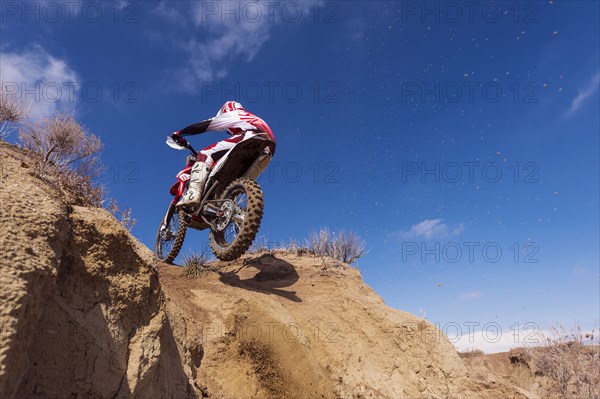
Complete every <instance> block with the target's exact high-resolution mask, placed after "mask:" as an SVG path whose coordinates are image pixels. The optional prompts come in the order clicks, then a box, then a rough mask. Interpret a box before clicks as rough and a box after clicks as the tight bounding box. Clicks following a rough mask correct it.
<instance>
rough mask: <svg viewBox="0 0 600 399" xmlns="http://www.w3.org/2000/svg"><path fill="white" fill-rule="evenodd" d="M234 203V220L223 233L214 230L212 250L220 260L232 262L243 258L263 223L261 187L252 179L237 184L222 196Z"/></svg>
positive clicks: (231, 220) (236, 181)
mask: <svg viewBox="0 0 600 399" xmlns="http://www.w3.org/2000/svg"><path fill="white" fill-rule="evenodd" d="M220 199H222V200H231V201H232V202H233V204H234V205H233V206H234V209H233V213H234V214H235V215H236V216H237V218H236V217H232V218H231V219H230V220H229V221H228V222H227V225H226V227H225V228H223V229H222V230H221V231H216V230H211V232H210V235H209V239H210V248H211V249H212V251H213V253H214V254H215V256H216V257H217V258H219V259H220V260H223V261H232V260H235V259H237V258H239V257H240V256H242V255H243V254H244V253H245V252H246V251H247V250H248V248H250V245H252V242H253V241H254V238H255V237H256V233H258V229H259V228H260V223H261V221H262V216H263V210H264V201H263V194H262V190H261V188H260V186H259V185H258V183H257V182H256V181H254V180H252V179H248V178H240V179H237V180H234V181H233V182H232V183H231V184H229V186H227V188H225V190H224V191H223V194H221V198H220Z"/></svg>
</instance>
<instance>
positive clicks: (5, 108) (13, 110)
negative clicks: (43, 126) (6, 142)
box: [0, 82, 30, 139]
mask: <svg viewBox="0 0 600 399" xmlns="http://www.w3.org/2000/svg"><path fill="white" fill-rule="evenodd" d="M29 112H30V108H29V107H28V106H27V105H26V104H25V103H20V102H19V101H18V100H17V96H16V94H14V93H9V92H8V91H7V88H6V83H5V82H0V138H2V139H4V138H5V137H6V136H8V135H9V134H10V133H11V132H12V131H13V129H14V126H15V124H17V123H19V122H20V121H22V120H23V119H25V118H27V116H28V115H29Z"/></svg>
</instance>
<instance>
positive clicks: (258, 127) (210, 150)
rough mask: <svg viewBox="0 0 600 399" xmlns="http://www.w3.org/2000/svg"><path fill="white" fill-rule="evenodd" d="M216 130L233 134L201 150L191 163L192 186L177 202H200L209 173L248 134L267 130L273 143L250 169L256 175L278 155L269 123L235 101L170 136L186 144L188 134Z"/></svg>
mask: <svg viewBox="0 0 600 399" xmlns="http://www.w3.org/2000/svg"><path fill="white" fill-rule="evenodd" d="M215 130H221V131H222V130H227V133H229V134H230V135H231V136H232V137H230V138H228V139H226V140H223V141H219V142H218V143H215V144H213V145H210V146H208V147H206V148H205V149H203V150H202V151H199V152H198V156H197V162H195V163H194V165H193V166H192V173H191V178H190V185H189V188H188V190H187V192H186V193H185V195H184V196H183V198H182V199H181V200H180V201H179V202H178V203H177V206H182V205H198V204H200V200H201V198H202V191H203V189H204V185H205V184H206V180H207V179H208V175H209V174H210V169H211V168H212V167H213V165H214V164H215V162H216V161H218V160H219V159H220V158H221V157H222V156H223V155H225V153H227V151H229V150H230V149H231V148H233V147H235V145H236V144H237V143H239V142H240V141H242V140H243V139H244V137H245V136H246V134H255V133H266V134H267V135H268V136H269V139H270V140H271V142H272V143H271V144H269V146H267V148H265V150H264V152H263V155H261V157H260V158H259V159H260V161H259V162H258V163H257V164H255V165H253V168H255V170H253V171H251V172H250V173H251V175H253V176H252V177H253V178H257V177H258V176H259V175H260V173H261V172H262V171H263V170H264V169H265V168H266V167H267V164H268V163H269V161H270V160H271V158H272V157H273V154H275V136H273V132H272V131H271V128H269V125H267V123H266V122H265V121H263V120H262V119H261V118H259V117H258V116H256V115H254V114H252V113H250V112H247V111H246V110H244V107H242V104H240V103H238V102H235V101H227V102H226V103H225V104H223V106H222V107H221V109H220V110H219V112H218V113H217V115H216V116H215V117H214V118H210V119H207V120H204V121H202V122H198V123H194V124H193V125H190V126H188V127H186V128H184V129H181V130H180V131H178V132H174V133H173V134H172V135H171V138H172V139H173V140H175V142H177V143H178V144H183V143H185V139H184V138H183V137H185V136H191V135H194V134H200V133H204V132H209V131H215Z"/></svg>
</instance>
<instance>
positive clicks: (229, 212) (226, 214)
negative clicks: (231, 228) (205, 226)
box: [215, 200, 234, 232]
mask: <svg viewBox="0 0 600 399" xmlns="http://www.w3.org/2000/svg"><path fill="white" fill-rule="evenodd" d="M219 211H220V212H221V213H222V215H221V216H219V218H218V219H217V222H216V223H215V227H216V229H217V231H219V232H220V231H223V230H225V228H226V227H227V226H228V225H229V222H231V217H232V216H233V212H234V204H233V201H231V200H227V201H225V202H223V204H222V205H221V209H220V210H219Z"/></svg>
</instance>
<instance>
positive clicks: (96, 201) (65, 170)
mask: <svg viewBox="0 0 600 399" xmlns="http://www.w3.org/2000/svg"><path fill="white" fill-rule="evenodd" d="M19 139H20V140H21V144H22V146H23V148H25V149H26V150H29V151H30V152H31V154H32V155H34V157H32V158H33V161H34V171H35V173H36V174H37V175H38V176H40V177H42V178H46V179H50V180H52V179H53V180H55V181H56V182H57V183H58V184H59V186H61V187H62V188H65V189H67V191H69V192H70V193H72V194H75V195H76V196H77V197H78V199H79V200H81V202H83V203H84V204H90V205H95V206H100V205H101V203H102V191H103V190H102V188H101V187H99V186H98V185H95V184H94V181H95V180H96V179H97V178H99V177H100V176H101V174H102V164H101V162H100V152H101V151H102V142H101V141H100V139H99V138H98V137H97V136H95V135H93V134H91V133H89V132H88V131H87V129H85V128H84V127H83V126H81V125H80V124H79V123H78V122H77V121H76V120H75V119H74V118H73V117H72V116H71V115H65V114H59V115H57V116H56V117H54V118H49V119H43V120H42V121H40V122H37V123H34V124H31V125H27V126H25V127H24V128H23V129H21V130H20V131H19Z"/></svg>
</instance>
